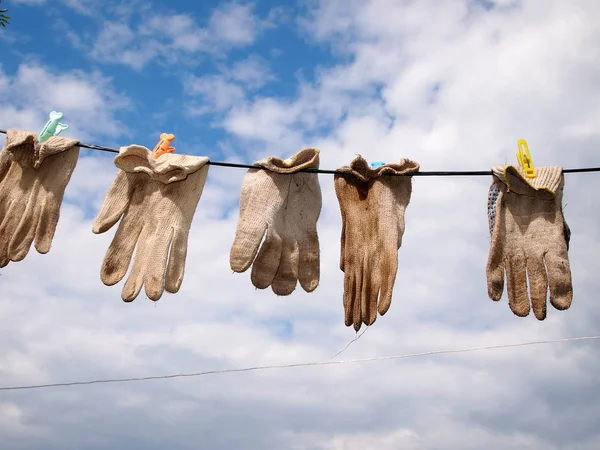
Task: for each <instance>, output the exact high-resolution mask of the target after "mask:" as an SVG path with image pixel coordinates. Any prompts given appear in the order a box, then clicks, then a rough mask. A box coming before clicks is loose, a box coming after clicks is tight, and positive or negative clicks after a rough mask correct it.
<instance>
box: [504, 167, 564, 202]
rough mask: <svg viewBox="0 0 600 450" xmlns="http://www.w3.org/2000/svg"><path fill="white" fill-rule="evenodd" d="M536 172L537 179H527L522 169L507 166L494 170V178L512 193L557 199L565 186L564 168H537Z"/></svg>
mask: <svg viewBox="0 0 600 450" xmlns="http://www.w3.org/2000/svg"><path fill="white" fill-rule="evenodd" d="M535 171H536V177H535V178H527V176H526V175H525V171H524V170H523V168H522V167H515V166H512V165H506V166H496V167H494V168H492V173H493V174H494V176H495V177H497V178H498V180H499V181H500V182H502V183H504V184H505V185H506V187H507V190H509V191H511V192H515V193H516V194H521V195H529V196H531V197H539V198H554V197H556V194H557V193H558V191H559V190H561V189H562V187H563V185H564V176H563V173H562V167H560V166H546V167H536V169H535Z"/></svg>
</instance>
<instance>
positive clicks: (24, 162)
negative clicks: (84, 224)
mask: <svg viewBox="0 0 600 450" xmlns="http://www.w3.org/2000/svg"><path fill="white" fill-rule="evenodd" d="M6 134H7V136H6V142H5V143H4V148H3V150H2V152H1V153H0V267H5V266H6V265H8V263H9V262H10V261H13V262H16V261H21V260H23V259H24V258H25V257H26V256H27V253H29V249H30V248H31V244H32V242H34V241H35V249H36V250H37V251H38V252H39V253H42V254H45V253H48V252H49V251H50V247H51V245H52V239H53V238H54V232H55V231H56V225H57V224H58V218H59V215H60V207H61V204H62V200H63V196H64V193H65V189H66V187H67V184H68V183H69V180H70V179H71V174H72V173H73V170H74V169H75V166H76V165H77V158H78V157H79V146H78V144H79V141H76V140H73V139H68V138H66V137H59V136H52V137H50V138H49V139H48V140H46V141H44V142H42V143H40V142H38V140H37V136H36V135H35V134H34V133H31V132H29V131H22V130H14V129H9V130H8V131H7V133H6Z"/></svg>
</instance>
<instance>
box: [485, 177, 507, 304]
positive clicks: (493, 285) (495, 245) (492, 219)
mask: <svg viewBox="0 0 600 450" xmlns="http://www.w3.org/2000/svg"><path fill="white" fill-rule="evenodd" d="M492 186H494V185H492ZM490 191H492V189H490ZM495 192H497V194H495V195H496V197H495V200H494V202H493V203H488V220H489V225H490V229H491V230H492V241H491V244H490V252H489V255H488V262H487V266H486V270H485V274H486V278H487V289H488V297H489V298H491V299H492V300H494V301H496V302H497V301H498V300H500V299H501V298H502V293H503V292H504V270H505V261H504V260H505V256H504V251H505V249H504V240H503V239H502V231H503V230H505V229H506V224H505V218H504V216H503V214H504V208H503V205H502V201H503V197H504V195H503V191H502V190H499V189H495ZM492 205H493V208H494V209H491V208H492Z"/></svg>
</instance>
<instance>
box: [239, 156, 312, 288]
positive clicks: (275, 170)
mask: <svg viewBox="0 0 600 450" xmlns="http://www.w3.org/2000/svg"><path fill="white" fill-rule="evenodd" d="M319 153H320V152H319V150H317V149H314V148H308V149H303V150H301V151H299V152H298V153H296V154H295V155H294V156H292V157H291V158H289V159H287V160H282V159H280V158H275V157H269V158H266V159H264V160H262V161H258V162H256V163H254V165H255V166H257V167H262V168H264V169H267V170H264V169H259V168H257V169H249V170H248V172H247V173H246V175H245V177H244V180H243V182H242V189H241V195H240V216H239V221H238V225H237V230H236V234H235V239H234V242H233V245H232V247H231V252H230V255H229V261H230V266H231V269H232V270H233V271H234V272H244V271H246V270H247V269H248V267H250V265H252V273H251V276H250V278H251V280H252V284H253V285H254V286H255V287H257V288H258V289H265V288H267V287H269V286H271V289H272V290H273V292H275V294H277V295H289V294H291V293H292V292H293V291H294V289H296V284H297V282H298V281H300V285H301V286H302V288H303V289H304V290H305V291H306V292H312V291H314V290H315V289H316V287H317V286H318V284H319V274H320V266H319V238H318V235H317V220H318V219H319V215H320V213H321V206H322V200H321V187H320V185H319V179H318V175H317V174H316V173H310V172H298V171H299V170H301V169H306V168H318V167H319ZM265 232H266V238H265V241H264V242H263V244H262V246H261V247H260V251H258V247H259V245H260V244H261V241H262V239H263V236H264V235H265ZM257 252H258V256H257ZM255 258H256V259H255Z"/></svg>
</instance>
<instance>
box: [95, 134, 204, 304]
mask: <svg viewBox="0 0 600 450" xmlns="http://www.w3.org/2000/svg"><path fill="white" fill-rule="evenodd" d="M208 161H209V159H208V158H207V157H200V156H188V155H180V154H175V153H167V154H164V155H162V156H160V157H159V158H158V159H156V160H155V159H153V158H152V153H151V152H150V150H149V149H147V148H146V147H142V146H140V145H130V146H128V147H121V149H120V151H119V154H118V155H117V156H116V157H115V165H116V166H117V167H118V168H119V169H120V170H119V172H118V173H117V176H116V178H115V180H114V182H113V184H112V185H111V187H110V189H109V190H108V192H107V194H106V197H105V199H104V204H103V205H102V209H101V210H100V212H99V213H98V217H96V220H95V222H94V225H93V232H94V233H96V234H98V233H104V232H105V231H107V230H109V229H110V228H111V227H112V226H113V225H114V224H115V223H117V221H118V220H119V219H121V222H120V223H119V228H118V229H117V232H116V233H115V236H114V238H113V240H112V242H111V244H110V246H109V248H108V251H107V252H106V255H105V257H104V261H103V263H102V269H101V271H100V277H101V279H102V282H103V283H104V284H105V285H107V286H112V285H114V284H116V283H118V282H119V281H121V280H122V279H123V277H124V276H125V274H126V273H127V269H128V268H129V264H130V262H131V257H132V256H133V251H134V248H136V245H137V248H136V250H135V258H134V261H133V265H132V268H131V273H130V274H129V277H128V278H127V281H126V282H125V285H124V286H123V290H122V292H121V297H122V298H123V300H124V301H126V302H131V301H133V300H135V298H136V297H137V296H138V294H139V293H140V291H141V289H142V285H144V288H145V291H146V295H147V296H148V298H149V299H151V300H154V301H156V300H158V299H160V297H161V296H162V294H163V292H164V291H165V290H166V291H167V292H170V293H176V292H178V291H179V288H180V287H181V283H182V281H183V275H184V269H185V260H186V255H187V243H188V234H189V230H190V226H191V224H192V219H193V217H194V212H195V211H196V207H197V206H198V202H199V201H200V197H201V195H202V190H203V189H204V184H205V183H206V177H207V175H208V167H209V166H208V164H207V163H208Z"/></svg>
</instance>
